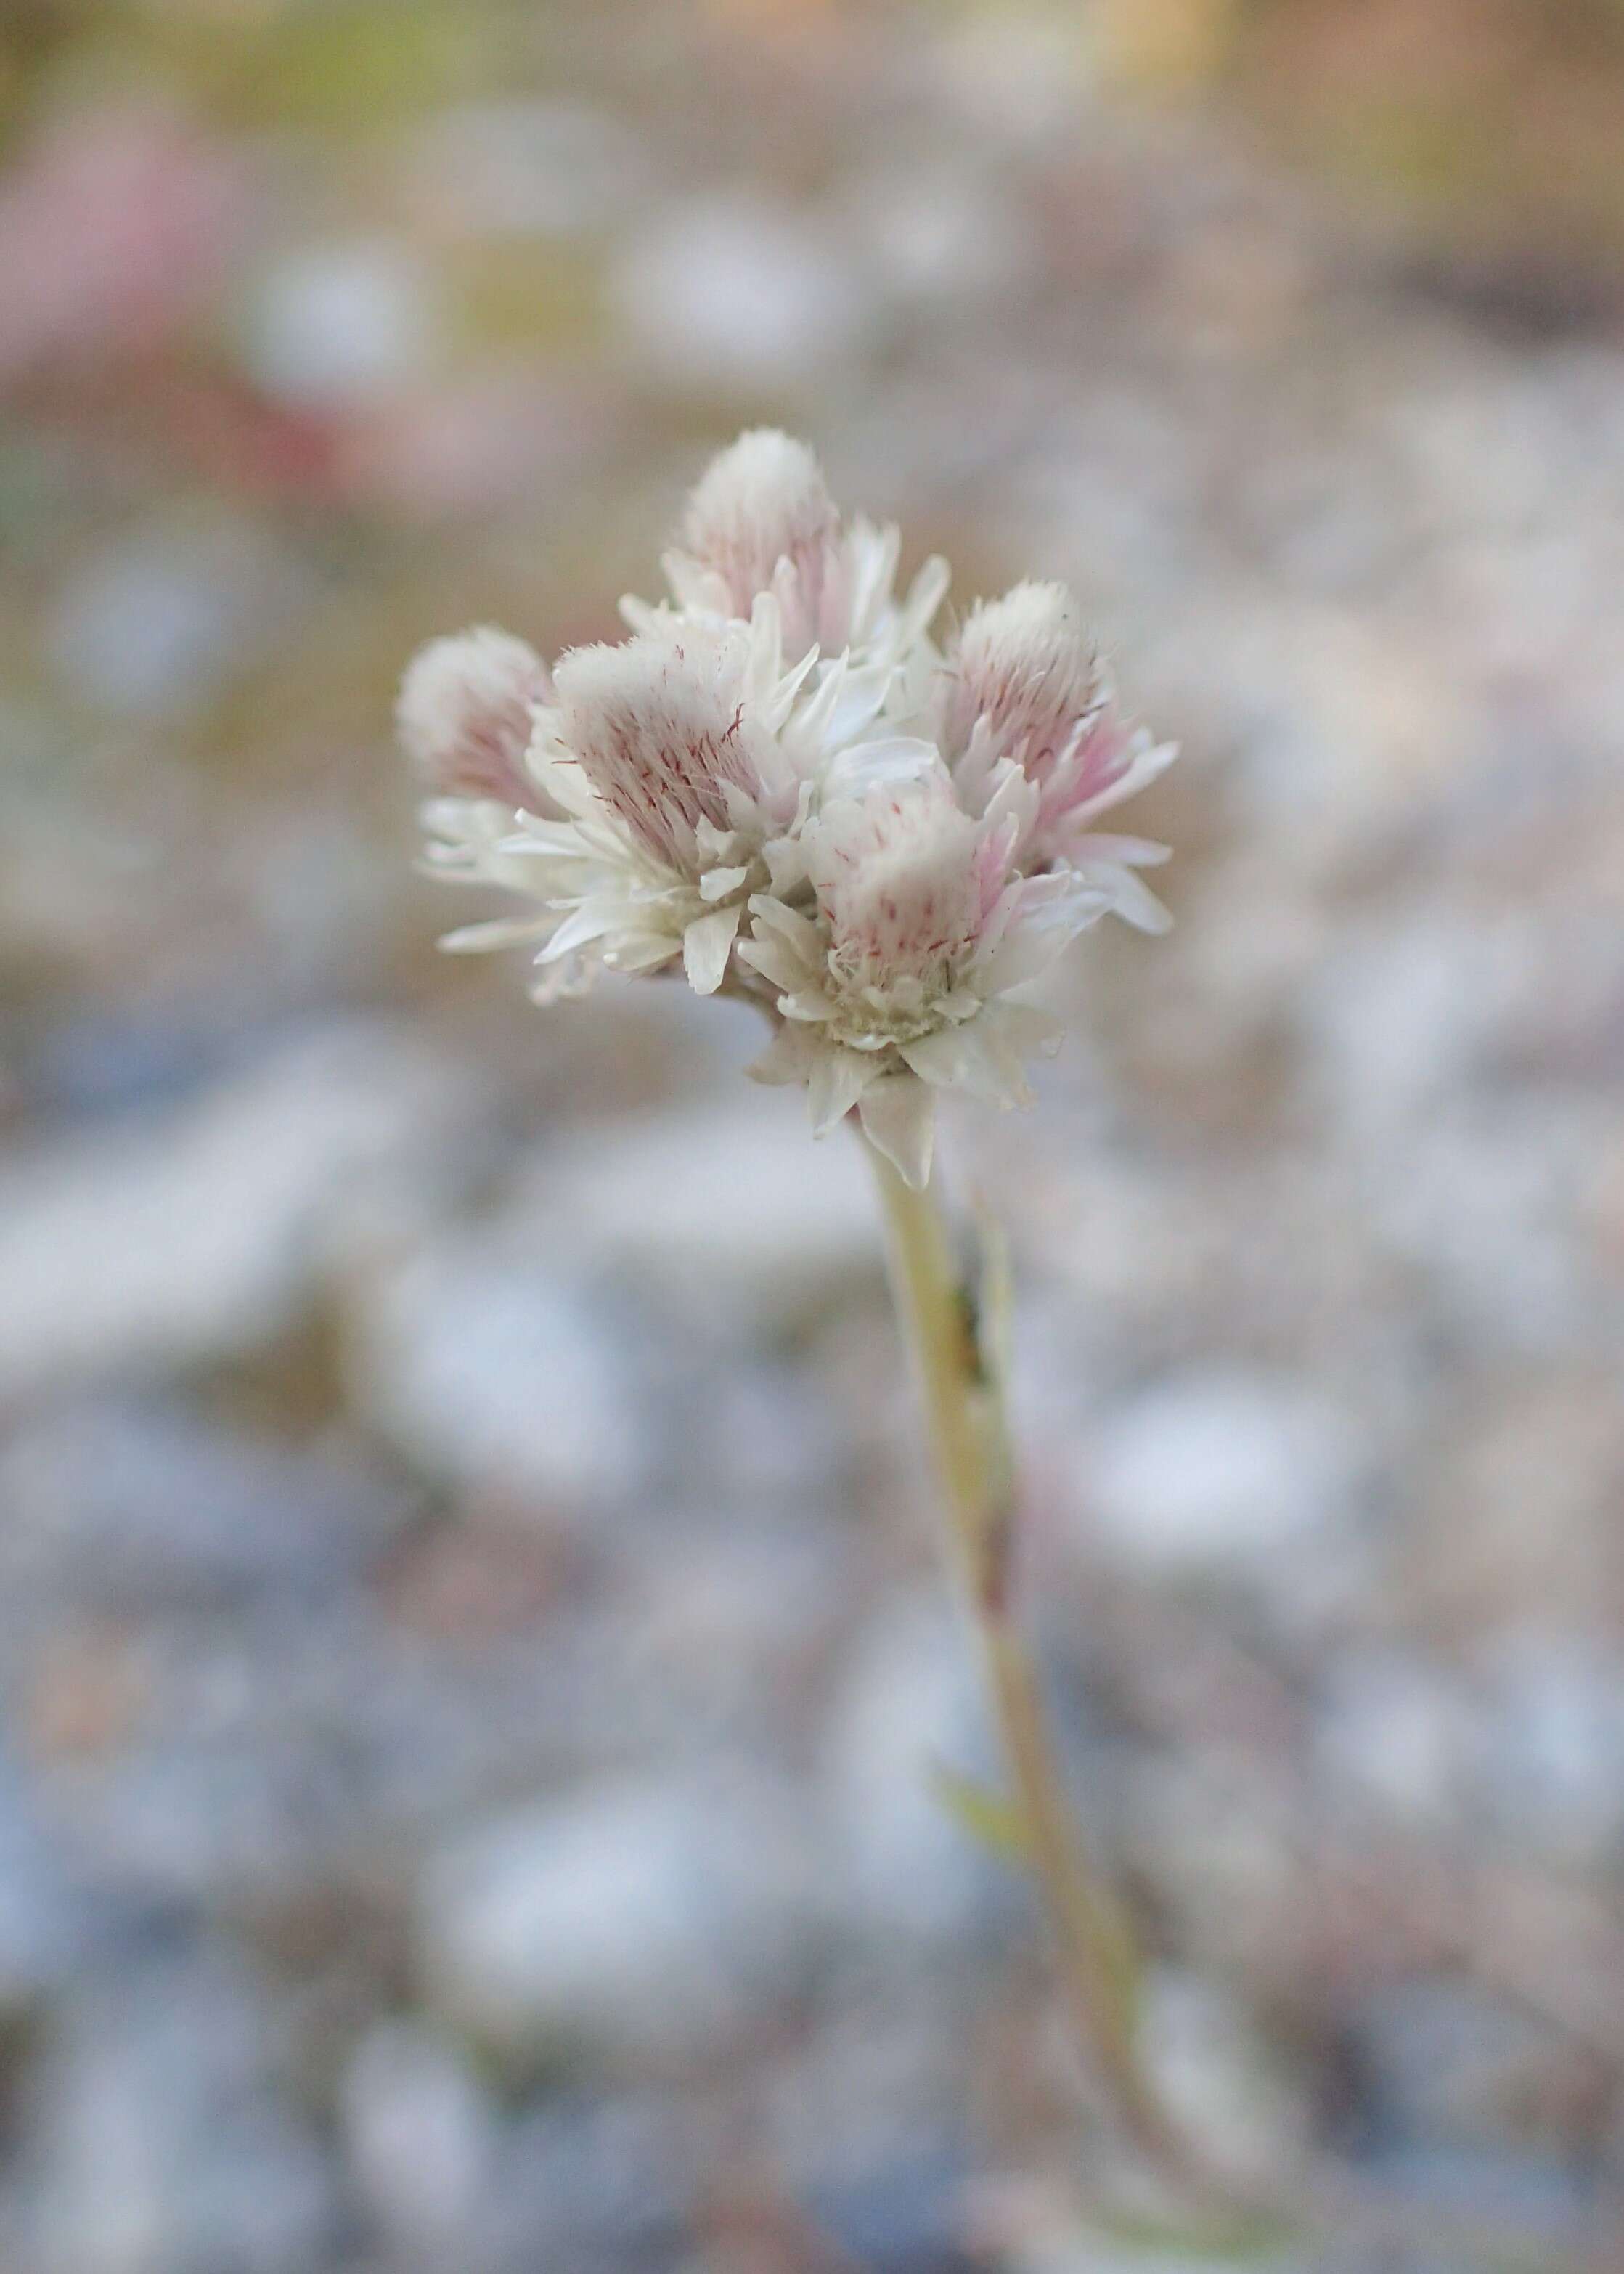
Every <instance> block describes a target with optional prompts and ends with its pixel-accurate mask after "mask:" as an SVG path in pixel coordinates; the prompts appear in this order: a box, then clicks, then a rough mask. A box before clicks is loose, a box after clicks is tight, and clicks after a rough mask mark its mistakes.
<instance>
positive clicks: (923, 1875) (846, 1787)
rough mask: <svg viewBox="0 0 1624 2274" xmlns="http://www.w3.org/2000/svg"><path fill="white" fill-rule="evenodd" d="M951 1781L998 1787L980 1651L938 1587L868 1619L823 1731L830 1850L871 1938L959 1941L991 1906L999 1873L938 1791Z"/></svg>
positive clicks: (839, 1884)
mask: <svg viewBox="0 0 1624 2274" xmlns="http://www.w3.org/2000/svg"><path fill="white" fill-rule="evenodd" d="M944 1773H948V1774H951V1775H956V1776H959V1777H965V1778H968V1779H970V1780H971V1781H974V1782H975V1783H978V1784H981V1785H984V1786H989V1787H993V1788H996V1783H997V1774H996V1769H995V1767H994V1763H993V1752H992V1743H991V1737H990V1733H989V1729H988V1726H987V1720H986V1713H985V1709H984V1706H983V1705H982V1702H981V1694H980V1690H979V1687H978V1680H977V1671H976V1665H975V1660H974V1645H973V1643H972V1641H971V1639H970V1638H969V1636H968V1635H967V1634H966V1632H965V1631H963V1630H962V1629H961V1626H960V1624H959V1622H958V1621H957V1620H956V1619H955V1618H954V1616H953V1614H952V1610H951V1606H950V1605H949V1604H948V1603H947V1602H946V1601H945V1600H944V1598H943V1596H942V1595H940V1594H938V1593H936V1592H935V1591H934V1590H932V1591H930V1592H929V1593H926V1594H923V1595H919V1596H906V1597H904V1598H902V1599H900V1600H895V1601H892V1602H889V1603H884V1604H883V1605H882V1606H881V1607H880V1608H878V1609H877V1610H876V1612H875V1614H874V1615H872V1616H871V1617H870V1619H869V1621H868V1624H867V1626H866V1627H865V1628H864V1630H862V1631H861V1633H860V1634H859V1636H858V1638H857V1641H856V1646H855V1653H854V1655H853V1658H852V1660H851V1662H850V1663H849V1665H848V1666H847V1667H846V1671H845V1675H844V1677H843V1679H842V1681H841V1683H840V1685H839V1687H838V1690H837V1691H836V1693H835V1697H834V1699H833V1703H832V1706H831V1711H830V1718H829V1722H828V1725H827V1728H826V1729H825V1732H824V1738H823V1811H824V1820H825V1824H826V1826H827V1830H826V1833H825V1836H824V1841H823V1852H824V1854H825V1856H827V1857H828V1858H829V1860H830V1863H831V1870H832V1872H833V1874H834V1884H835V1891H836V1892H837V1893H838V1895H839V1896H840V1897H841V1899H842V1900H843V1901H844V1902H845V1903H846V1904H847V1905H848V1906H849V1907H850V1909H851V1912H852V1913H853V1916H855V1917H856V1918H857V1919H859V1920H860V1921H861V1922H863V1923H864V1924H865V1925H866V1928H867V1930H868V1931H873V1930H874V1929H875V1928H876V1927H880V1926H883V1927H884V1928H885V1929H886V1930H888V1931H891V1933H893V1934H895V1935H898V1936H901V1937H903V1938H905V1939H915V1940H921V1941H924V1942H929V1941H931V1940H933V1939H947V1940H949V1941H951V1939H953V1938H954V1937H956V1936H960V1935H963V1934H965V1933H966V1932H968V1931H970V1930H971V1929H972V1928H973V1927H974V1924H976V1921H977V1919H978V1917H979V1916H981V1914H982V1913H983V1912H984V1911H985V1909H986V1906H987V1901H988V1895H989V1869H990V1868H991V1867H990V1866H989V1862H988V1859H987V1857H986V1856H985V1855H984V1853H983V1852H982V1851H981V1849H979V1848H978V1846H977V1844H976V1842H975V1840H974V1836H973V1835H972V1834H971V1833H970V1832H968V1831H967V1830H966V1827H965V1826H963V1825H961V1824H959V1822H958V1821H956V1819H955V1818H954V1817H953V1815H952V1814H951V1811H950V1810H949V1808H948V1805H947V1803H946V1802H945V1801H944V1798H943V1796H942V1795H941V1792H940V1790H939V1789H938V1780H939V1779H940V1778H941V1776H942V1775H943V1774H944Z"/></svg>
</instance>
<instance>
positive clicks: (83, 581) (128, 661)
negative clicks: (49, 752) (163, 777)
mask: <svg viewBox="0 0 1624 2274" xmlns="http://www.w3.org/2000/svg"><path fill="white" fill-rule="evenodd" d="M306 597H307V592H306V588H305V584H304V582H303V580H302V578H301V576H300V575H299V572H298V569H297V566H296V564H295V562H294V561H293V560H292V559H291V558H290V557H289V555H288V554H287V553H284V552H283V551H282V548H281V547H280V546H278V545H277V544H276V542H275V541H274V538H272V537H271V536H270V534H269V533H268V532H267V531H264V530H260V529H256V528H254V527H253V526H252V524H251V523H248V522H246V521H220V522H217V523H214V525H213V526H203V527H197V528H188V527H184V526H168V525H154V526H147V527H139V526H138V527H137V528H135V529H134V530H132V531H127V532H126V533H124V535H121V536H119V537H117V538H115V539H113V540H112V541H111V542H110V543H109V544H107V545H104V546H102V547H101V548H100V549H98V550H96V551H94V552H93V553H91V554H90V557H89V559H88V560H87V561H86V563H85V565H84V566H83V567H82V568H80V569H78V570H77V571H76V572H75V574H74V575H73V576H71V579H70V580H69V582H68V583H67V584H66V585H64V588H63V590H62V591H61V592H60V593H59V594H58V595H57V598H56V604H55V606H54V607H53V608H52V610H51V613H50V617H49V622H48V624H47V626H46V632H45V646H46V651H47V653H48V655H49V659H50V661H51V663H52V665H53V666H55V669H56V673H57V675H58V676H59V678H60V679H61V681H62V682H63V684H64V687H65V688H66V689H69V690H70V691H71V694H72V696H73V697H74V698H75V699H76V700H79V701H82V700H85V699H86V698H87V699H88V700H89V701H91V702H93V703H95V704H101V705H102V707H103V708H104V709H106V710H108V711H111V712H119V713H124V714H128V715H130V716H132V717H134V718H138V719H168V718H171V717H174V716H176V715H177V714H179V713H182V712H185V711H187V710H188V709H189V708H190V707H191V706H192V704H195V703H197V702H198V701H199V700H200V699H202V698H203V697H207V695H209V694H210V693H212V692H213V690H214V688H215V687H216V686H217V685H218V684H219V682H220V681H222V679H223V678H224V677H225V676H226V675H227V674H229V672H231V671H232V670H234V669H238V668H244V667H248V666H252V665H253V664H254V663H256V662H257V661H258V660H259V659H260V658H261V657H262V656H264V654H265V653H266V652H267V649H268V648H270V647H272V646H274V643H275V642H276V641H277V640H278V639H279V638H280V637H282V636H283V634H284V633H285V632H286V630H287V628H288V626H289V622H290V621H291V620H292V618H293V616H294V614H295V612H296V610H297V608H298V607H299V606H300V604H301V602H302V601H303V600H304V599H305V598H306Z"/></svg>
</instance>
